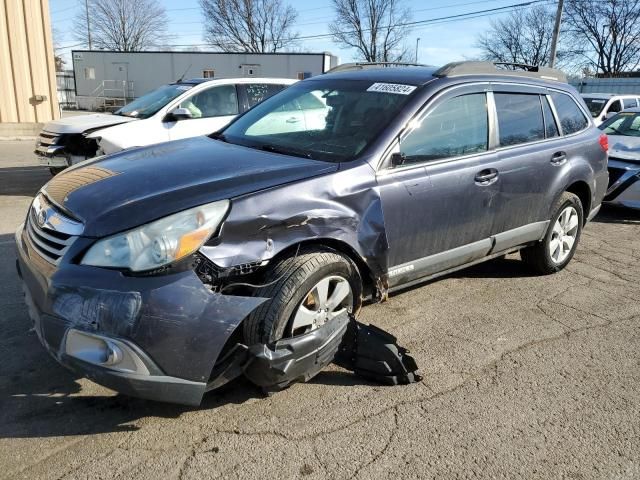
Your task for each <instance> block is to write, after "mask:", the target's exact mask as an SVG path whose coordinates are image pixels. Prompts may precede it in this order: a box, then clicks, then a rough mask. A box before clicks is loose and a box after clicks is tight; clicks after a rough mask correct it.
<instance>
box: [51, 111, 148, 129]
mask: <svg viewBox="0 0 640 480" xmlns="http://www.w3.org/2000/svg"><path fill="white" fill-rule="evenodd" d="M134 120H137V119H135V118H131V117H123V116H121V115H108V114H106V113H91V114H89V115H74V116H73V117H67V118H61V119H59V120H54V121H53V122H48V123H47V124H46V125H45V126H44V128H43V130H45V131H47V132H51V133H82V132H85V131H87V130H95V129H96V128H101V127H110V126H112V125H118V124H120V123H126V122H132V121H134Z"/></svg>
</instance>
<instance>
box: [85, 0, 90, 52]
mask: <svg viewBox="0 0 640 480" xmlns="http://www.w3.org/2000/svg"><path fill="white" fill-rule="evenodd" d="M84 9H85V13H86V14H87V37H88V39H89V50H91V23H90V22H89V0H84Z"/></svg>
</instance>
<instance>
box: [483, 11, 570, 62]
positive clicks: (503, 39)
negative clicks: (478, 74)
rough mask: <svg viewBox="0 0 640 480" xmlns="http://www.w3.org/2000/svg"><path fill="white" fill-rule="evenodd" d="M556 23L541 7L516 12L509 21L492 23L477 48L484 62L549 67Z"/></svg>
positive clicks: (505, 19) (548, 12) (553, 17)
mask: <svg viewBox="0 0 640 480" xmlns="http://www.w3.org/2000/svg"><path fill="white" fill-rule="evenodd" d="M580 1H582V0H580ZM554 20H555V14H554V13H553V12H551V11H549V10H547V9H546V8H545V7H543V6H540V5H538V6H535V7H533V8H531V9H527V10H514V11H512V12H511V13H510V14H509V15H508V16H507V17H506V18H502V19H499V20H495V21H491V27H490V29H489V31H487V32H486V33H484V34H482V35H480V36H479V37H478V39H477V42H476V45H477V47H478V48H480V50H481V51H482V57H483V58H484V59H485V60H491V61H495V62H508V63H523V64H525V65H547V64H548V63H549V55H550V53H551V38H552V35H553V24H554ZM564 53H565V52H559V53H558V57H559V60H562V57H563V56H564V57H565V58H566V54H564ZM563 54H564V55H563Z"/></svg>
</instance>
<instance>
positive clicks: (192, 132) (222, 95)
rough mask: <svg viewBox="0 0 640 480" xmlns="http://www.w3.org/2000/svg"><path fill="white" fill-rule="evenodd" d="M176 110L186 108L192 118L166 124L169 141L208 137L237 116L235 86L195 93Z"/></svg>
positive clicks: (212, 88) (217, 87) (218, 86)
mask: <svg viewBox="0 0 640 480" xmlns="http://www.w3.org/2000/svg"><path fill="white" fill-rule="evenodd" d="M176 108H186V109H187V110H189V111H190V112H191V115H192V117H191V118H186V119H181V120H177V121H171V122H167V123H166V128H167V130H168V131H169V139H170V140H178V139H181V138H188V137H197V136H199V135H208V134H210V133H213V132H215V131H216V130H219V129H220V128H222V127H224V126H225V125H226V124H227V123H229V122H230V121H231V120H233V118H234V117H235V116H236V115H237V114H238V94H237V92H236V86H235V85H216V86H213V87H211V88H208V89H206V90H201V91H199V92H196V93H195V94H193V95H192V96H190V97H188V98H187V99H185V100H183V101H182V102H181V103H180V105H179V106H178V107H176Z"/></svg>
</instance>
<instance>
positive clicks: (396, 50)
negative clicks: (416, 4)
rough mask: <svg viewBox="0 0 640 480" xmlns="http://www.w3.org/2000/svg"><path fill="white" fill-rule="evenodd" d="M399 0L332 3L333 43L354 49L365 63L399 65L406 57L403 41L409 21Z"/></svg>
mask: <svg viewBox="0 0 640 480" xmlns="http://www.w3.org/2000/svg"><path fill="white" fill-rule="evenodd" d="M400 3H401V1H400V0H333V8H334V10H335V15H336V18H335V20H334V21H333V23H332V24H331V25H329V30H330V31H331V33H332V35H333V41H334V42H336V43H337V44H339V45H340V46H342V47H346V48H354V49H355V50H356V51H357V52H358V57H359V58H360V59H362V60H364V61H367V62H398V61H402V60H403V59H404V58H405V57H406V56H407V49H406V47H405V46H404V40H405V38H406V35H407V33H408V29H407V27H406V26H401V25H402V24H406V23H408V22H409V21H410V20H411V12H410V11H409V9H408V8H403V7H401V6H400Z"/></svg>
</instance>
